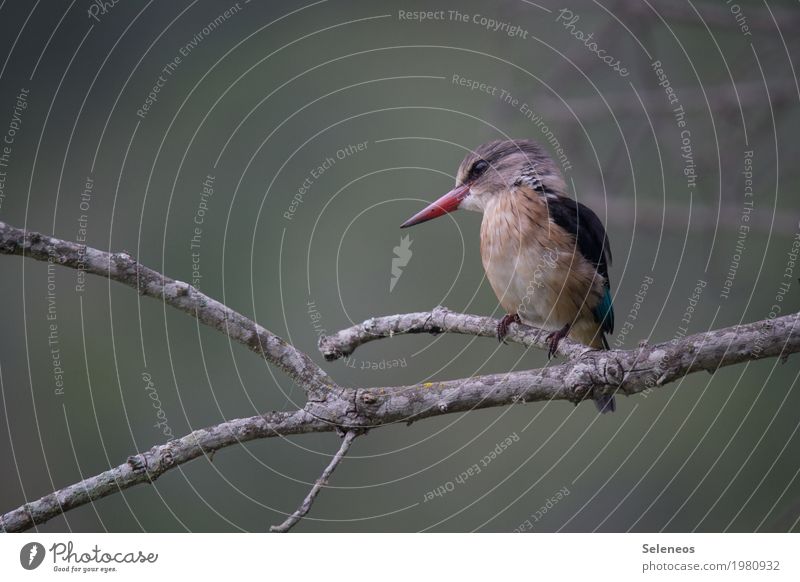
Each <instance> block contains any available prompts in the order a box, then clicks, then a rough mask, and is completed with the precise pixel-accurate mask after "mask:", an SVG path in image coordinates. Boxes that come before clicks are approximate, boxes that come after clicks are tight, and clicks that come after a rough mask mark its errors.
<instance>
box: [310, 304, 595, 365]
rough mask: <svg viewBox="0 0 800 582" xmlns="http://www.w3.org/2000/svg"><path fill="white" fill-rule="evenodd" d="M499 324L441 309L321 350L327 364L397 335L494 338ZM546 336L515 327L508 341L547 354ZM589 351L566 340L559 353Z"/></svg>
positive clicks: (341, 337) (336, 339) (346, 335)
mask: <svg viewBox="0 0 800 582" xmlns="http://www.w3.org/2000/svg"><path fill="white" fill-rule="evenodd" d="M498 323H499V322H498V320H496V319H493V318H491V317H482V316H480V315H468V314H464V313H456V312H455V311H450V310H449V309H447V308H445V307H442V306H439V307H436V308H435V309H434V310H433V311H423V312H419V313H404V314H401V315H387V316H383V317H373V318H371V319H368V320H366V321H364V322H363V323H360V324H358V325H354V326H353V327H348V328H347V329H343V330H341V331H338V332H336V333H335V334H333V335H330V336H321V337H320V338H319V350H320V352H322V355H323V356H325V359H326V360H328V361H332V360H338V359H339V358H342V357H344V356H349V355H350V354H352V353H353V351H354V350H355V349H356V348H357V347H359V346H362V345H364V344H366V343H369V342H371V341H374V340H377V339H383V338H387V337H393V336H395V335H403V334H417V333H430V334H434V335H436V334H439V333H445V332H447V333H458V334H465V335H475V336H480V337H495V333H496V329H497V324H498ZM546 334H547V332H546V331H544V330H541V329H537V328H535V327H530V326H527V325H520V324H515V323H512V324H511V326H510V327H509V330H508V335H507V336H506V338H505V339H506V340H509V341H512V342H514V343H518V344H521V345H523V346H525V347H535V348H539V349H542V350H547V349H548V348H549V346H548V345H547V343H546V342H545V341H544V338H545V336H546ZM587 349H588V348H587V347H586V346H584V345H581V344H579V343H576V342H574V341H572V340H570V339H568V338H564V339H563V340H561V342H560V344H559V348H558V353H559V354H561V355H563V356H567V357H572V356H576V355H579V354H582V353H583V352H585V351H586V350H587Z"/></svg>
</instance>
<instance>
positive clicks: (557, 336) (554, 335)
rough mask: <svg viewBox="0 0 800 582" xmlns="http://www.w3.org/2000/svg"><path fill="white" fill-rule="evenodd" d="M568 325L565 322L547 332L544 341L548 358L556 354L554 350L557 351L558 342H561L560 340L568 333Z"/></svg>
mask: <svg viewBox="0 0 800 582" xmlns="http://www.w3.org/2000/svg"><path fill="white" fill-rule="evenodd" d="M569 327H570V326H569V324H567V325H565V326H564V327H562V328H561V329H559V330H558V331H554V332H551V333H549V334H547V337H545V338H544V341H545V342H547V347H548V349H547V357H548V358H549V359H552V358H553V356H555V355H556V352H557V351H558V344H559V343H560V342H561V340H562V339H564V338H565V337H567V335H569Z"/></svg>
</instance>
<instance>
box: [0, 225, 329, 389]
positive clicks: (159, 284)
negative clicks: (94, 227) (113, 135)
mask: <svg viewBox="0 0 800 582" xmlns="http://www.w3.org/2000/svg"><path fill="white" fill-rule="evenodd" d="M0 254H6V255H22V256H26V257H31V258H33V259H37V260H39V261H51V262H54V263H56V264H59V265H62V266H65V267H72V268H73V269H78V270H80V271H84V272H87V273H92V274H94V275H99V276H101V277H107V278H109V279H112V280H114V281H117V282H119V283H122V284H124V285H128V286H129V287H133V288H134V289H136V290H137V291H138V292H139V293H141V294H142V295H146V296H148V297H155V298H156V299H161V300H163V301H164V303H167V304H168V305H170V306H172V307H174V308H176V309H179V310H180V311H183V312H185V313H188V314H189V315H192V316H194V317H196V318H197V319H198V320H199V321H201V322H202V323H204V324H206V325H208V326H210V327H213V328H214V329H217V330H219V331H221V332H222V333H224V334H225V335H227V336H228V337H229V338H231V339H232V340H235V341H237V342H239V343H241V344H244V345H245V346H247V347H248V348H249V349H251V350H252V351H254V352H256V353H257V354H259V355H261V356H262V357H263V358H264V359H265V360H267V361H268V362H270V363H272V364H275V365H276V366H278V367H279V368H280V369H281V370H283V371H284V372H285V373H286V374H287V375H288V376H289V377H291V378H292V379H293V380H294V381H295V382H296V383H297V384H298V385H300V386H301V387H302V388H304V389H305V390H306V391H307V392H309V391H320V390H324V389H327V388H333V387H335V386H336V384H335V383H334V382H333V380H331V379H330V378H329V377H328V375H327V374H326V373H325V372H324V371H323V370H322V369H321V368H320V367H319V366H317V365H316V364H315V363H314V361H313V360H312V359H311V358H309V357H308V356H307V355H306V354H304V353H303V352H301V351H299V350H297V349H296V348H295V347H294V346H292V345H289V344H288V343H286V341H284V340H283V339H282V338H280V337H278V336H277V335H275V334H274V333H272V332H271V331H269V330H267V329H265V328H264V327H262V326H260V325H258V324H257V323H255V322H254V321H253V320H251V319H249V318H247V317H245V316H244V315H242V314H240V313H238V312H236V311H234V310H233V309H231V308H230V307H228V306H227V305H223V304H222V303H220V302H219V301H217V300H216V299H212V298H211V297H209V296H208V295H205V294H203V293H201V292H200V291H198V290H197V289H195V288H194V287H192V286H191V285H189V284H188V283H184V282H182V281H176V280H174V279H170V278H169V277H167V276H165V275H162V274H161V273H159V272H157V271H154V270H153V269H150V268H148V267H145V266H144V265H140V264H139V263H138V262H137V261H136V260H135V259H134V258H133V257H131V256H130V255H129V254H128V253H124V252H122V253H114V254H111V253H107V252H104V251H100V250H97V249H94V248H92V247H88V246H85V245H80V244H78V243H74V242H68V241H64V240H61V239H57V238H54V237H50V236H46V235H43V234H40V233H38V232H28V231H24V230H22V229H19V228H14V227H13V226H10V225H8V224H6V223H4V222H0Z"/></svg>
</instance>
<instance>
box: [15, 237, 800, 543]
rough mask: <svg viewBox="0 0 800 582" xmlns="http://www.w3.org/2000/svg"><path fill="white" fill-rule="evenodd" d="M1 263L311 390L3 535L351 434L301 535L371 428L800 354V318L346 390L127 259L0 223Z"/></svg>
mask: <svg viewBox="0 0 800 582" xmlns="http://www.w3.org/2000/svg"><path fill="white" fill-rule="evenodd" d="M0 254H17V255H23V256H29V257H33V258H36V259H39V260H44V261H53V262H56V263H58V264H61V265H64V266H67V267H72V268H75V269H81V270H85V271H87V272H90V273H94V274H96V275H100V276H104V277H108V278H110V279H113V280H115V281H119V282H122V283H124V284H126V285H129V286H131V287H134V288H135V289H137V290H139V292H141V293H143V294H145V295H149V296H151V297H156V298H160V299H162V300H163V301H164V302H166V303H168V304H169V305H171V306H173V307H175V308H177V309H180V310H181V311H184V312H186V313H189V314H190V315H193V316H195V317H197V318H198V319H199V320H200V321H202V322H203V323H206V324H208V325H210V326H212V327H214V328H215V329H218V330H220V331H222V332H223V333H225V334H227V335H229V337H231V338H232V339H235V340H236V341H239V342H241V343H243V344H245V345H247V346H248V347H249V348H250V349H252V350H253V351H255V352H256V353H259V354H260V355H262V357H264V358H265V359H266V360H267V361H269V362H272V363H274V364H276V365H278V366H279V367H280V368H281V369H283V370H284V371H285V372H286V373H287V374H289V375H290V376H292V378H294V379H295V381H296V382H297V383H298V384H300V385H301V386H302V387H303V388H305V389H306V391H307V393H308V401H307V403H306V405H305V407H304V408H303V409H302V410H294V411H288V412H272V413H269V414H266V415H263V416H255V417H251V418H245V419H238V420H232V421H228V422H224V423H221V424H218V425H216V426H212V427H209V428H205V429H200V430H196V431H194V432H192V433H190V434H189V435H187V436H184V437H182V438H180V439H176V440H173V441H170V442H168V443H166V444H163V445H159V446H155V447H153V448H152V449H150V450H149V451H147V452H145V453H141V454H138V455H135V456H133V457H130V458H129V459H128V461H127V462H126V463H124V464H122V465H120V466H118V467H116V468H112V469H109V470H108V471H105V472H103V473H101V474H99V475H97V476H94V477H89V478H87V479H84V480H83V481H80V482H79V483H76V484H74V485H70V486H69V487H66V488H64V489H60V490H58V491H55V492H53V493H51V494H49V495H46V496H45V497H42V498H41V499H39V500H38V501H34V502H32V503H28V504H25V505H24V506H22V507H20V508H18V509H15V510H13V511H10V512H8V513H6V514H5V515H2V516H0V528H1V529H2V530H3V531H23V530H26V529H30V528H32V527H34V526H36V525H37V524H41V523H44V522H45V521H47V520H49V519H51V518H53V517H55V516H57V515H61V514H62V513H64V512H65V511H69V510H70V509H74V508H76V507H80V506H81V505H85V504H88V503H91V502H92V501H94V500H95V499H100V498H102V497H105V496H108V495H111V494H112V493H117V492H119V491H121V490H123V489H127V488H128V487H132V486H134V485H136V484H139V483H152V482H153V481H154V480H155V479H156V478H158V477H159V476H160V475H162V474H163V473H164V472H166V471H168V470H170V469H173V468H175V467H177V466H179V465H181V464H183V463H186V462H188V461H190V460H192V459H196V458H198V457H199V456H201V455H205V454H208V453H213V452H214V451H217V450H219V449H222V448H224V447H228V446H231V445H235V444H239V443H242V442H246V441H249V440H252V439H258V438H268V437H273V436H278V435H280V436H287V435H296V434H304V433H310V432H331V431H334V430H336V431H342V430H346V431H347V434H348V435H350V436H348V437H346V438H345V442H344V443H343V444H342V448H341V449H340V451H339V453H338V454H337V456H335V457H334V459H333V460H332V462H331V464H330V465H329V466H328V467H327V468H326V470H325V471H324V472H323V474H322V477H321V478H320V480H319V481H318V482H317V484H315V486H314V488H313V489H312V491H311V493H309V496H307V497H306V500H305V501H304V502H303V504H301V506H300V508H299V509H298V510H297V511H296V512H295V513H294V514H292V516H290V518H289V519H288V520H287V522H284V524H281V525H280V526H277V528H278V531H283V530H284V528H285V529H286V530H288V529H290V528H291V527H292V526H293V525H294V523H296V522H297V520H299V519H301V518H302V517H303V515H305V514H306V513H307V512H308V510H309V508H310V506H311V503H312V502H313V500H314V498H315V497H316V495H318V494H319V491H320V490H321V488H322V487H323V485H324V482H325V481H326V480H327V478H328V477H329V476H330V474H331V473H332V472H333V470H334V469H335V468H336V466H337V465H338V463H339V462H340V461H341V457H343V456H344V454H345V453H346V452H347V449H348V448H349V446H350V443H351V442H352V439H353V438H355V435H357V434H361V433H363V432H364V431H365V430H366V429H368V428H372V427H378V426H382V425H386V424H390V423H396V422H409V423H410V422H412V421H416V420H420V419H423V418H429V417H433V416H440V415H443V414H450V413H454V412H467V411H470V410H475V409H479V408H487V407H492V406H504V405H508V404H511V403H516V402H532V401H549V400H568V401H571V402H574V403H578V402H580V401H582V400H584V399H585V398H591V397H593V396H597V395H598V394H601V393H605V394H609V393H613V392H620V393H623V394H636V393H638V392H642V391H644V390H648V389H650V388H654V387H660V386H664V385H665V384H667V383H669V382H672V381H674V380H677V379H679V378H682V377H683V376H685V375H687V374H691V373H694V372H698V371H701V370H706V371H709V372H714V371H716V370H717V369H718V368H720V367H723V366H729V365H732V364H736V363H739V362H744V361H749V360H758V359H762V358H767V357H775V356H777V357H780V358H786V357H788V355H789V354H792V353H795V352H798V351H800V328H798V319H799V318H800V313H799V314H793V315H787V316H784V317H779V318H775V319H772V320H765V321H760V322H756V323H751V324H747V325H737V326H733V327H728V328H724V329H719V330H715V331H710V332H707V333H699V334H695V335H693V336H689V337H685V338H682V339H680V340H674V341H671V342H666V343H661V344H656V345H652V346H640V347H639V348H637V349H634V350H609V351H597V350H590V349H587V348H586V347H585V346H582V345H580V344H576V343H574V342H570V341H568V340H567V341H562V342H561V345H560V348H561V349H560V350H559V352H560V353H561V354H562V355H566V356H567V357H568V358H569V360H568V361H567V362H566V363H562V364H559V365H549V366H546V367H544V368H541V369H538V370H527V371H517V372H508V373H502V374H490V375H484V376H475V377H471V378H462V379H459V380H447V381H442V382H426V383H423V384H417V385H412V386H399V387H387V388H342V387H339V386H337V385H336V384H335V383H334V382H333V381H332V380H330V379H329V378H328V376H327V374H325V372H323V371H322V370H321V369H320V368H319V367H318V366H317V365H316V364H314V363H313V362H312V361H311V359H310V358H309V357H308V356H307V355H305V354H303V353H301V352H299V351H298V350H296V349H295V348H294V347H292V346H290V345H288V344H287V343H286V342H285V341H284V340H282V339H280V338H279V337H277V336H275V335H274V334H272V333H271V332H269V331H268V330H266V329H264V328H263V327H260V326H258V325H257V324H255V323H254V322H253V321H251V320H249V319H248V318H246V317H244V316H242V315H241V314H239V313H237V312H235V311H233V310H232V309H230V308H229V307H227V306H224V305H222V304H221V303H219V302H217V301H215V300H213V299H211V298H210V297H207V296H206V295H203V294H202V293H200V292H199V291H197V290H196V289H194V288H192V287H191V286H189V285H187V284H186V283H181V282H180V281H175V280H173V279H169V278H168V277H165V276H164V275H161V274H160V273H157V272H156V271H153V270H152V269H148V268H147V267H144V266H141V265H139V264H138V263H137V262H136V261H134V260H133V259H132V258H131V257H130V256H129V255H127V254H125V253H117V254H113V255H112V254H109V253H105V252H102V251H99V250H96V249H92V248H89V247H83V246H81V245H77V244H75V243H70V242H66V241H62V240H59V239H56V238H52V237H46V236H43V235H40V234H37V233H26V232H24V231H21V230H19V229H16V228H13V227H10V226H8V225H6V224H4V223H2V222H0ZM497 323H498V321H497V320H495V319H491V318H487V317H480V316H476V315H469V314H461V313H454V312H452V311H448V310H447V309H445V308H441V307H440V308H437V309H435V310H433V311H431V312H423V313H411V314H401V315H393V316H386V317H377V318H373V319H370V320H367V321H366V322H364V323H362V324H360V325H357V326H354V327H352V328H349V329H346V330H342V331H340V332H338V333H336V334H334V335H332V336H330V337H326V338H322V340H321V342H320V349H321V350H322V352H323V354H324V355H325V357H326V359H329V360H330V359H336V358H338V357H341V356H342V355H345V354H349V353H352V351H353V350H355V349H356V348H357V347H358V346H360V345H362V344H364V343H367V342H369V341H372V340H375V339H380V338H386V337H391V336H393V335H397V334H409V333H441V332H450V333H461V334H468V335H476V336H483V337H493V336H494V333H495V329H496V326H497ZM541 335H542V334H541V330H536V329H534V328H530V327H527V326H524V325H518V324H517V325H512V326H511V328H510V330H509V335H508V336H507V337H508V339H510V340H511V341H514V342H517V343H520V344H522V345H524V346H526V347H544V344H543V338H542V337H541Z"/></svg>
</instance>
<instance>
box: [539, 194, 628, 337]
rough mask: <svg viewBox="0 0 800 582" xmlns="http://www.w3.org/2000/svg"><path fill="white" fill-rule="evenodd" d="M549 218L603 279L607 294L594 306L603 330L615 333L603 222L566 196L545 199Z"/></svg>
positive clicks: (608, 259) (609, 251)
mask: <svg viewBox="0 0 800 582" xmlns="http://www.w3.org/2000/svg"><path fill="white" fill-rule="evenodd" d="M545 200H546V202H547V209H548V212H549V213H550V218H551V219H552V220H553V222H555V223H556V224H557V225H558V226H560V227H561V228H563V229H564V230H566V231H567V232H569V233H570V234H572V235H573V236H574V237H575V241H576V242H577V245H578V251H579V252H580V253H581V255H582V256H583V257H584V258H585V259H586V260H587V261H589V262H590V263H592V264H593V265H594V266H595V268H596V269H597V272H598V273H600V274H601V275H602V276H603V277H604V278H605V285H606V293H605V295H604V297H603V298H602V301H601V302H600V305H598V307H597V311H596V313H595V315H596V316H597V320H598V321H601V322H603V331H605V332H607V333H612V332H613V331H614V310H613V308H612V306H611V293H610V289H611V284H610V280H609V277H608V266H609V265H610V264H611V245H610V243H609V241H608V235H606V229H605V228H604V227H603V223H602V222H600V219H599V218H598V217H597V215H596V214H595V213H594V212H593V211H592V209H591V208H589V207H588V206H585V205H583V204H581V203H580V202H577V201H575V200H573V199H572V198H567V197H566V196H553V195H551V196H547V197H546V198H545Z"/></svg>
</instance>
